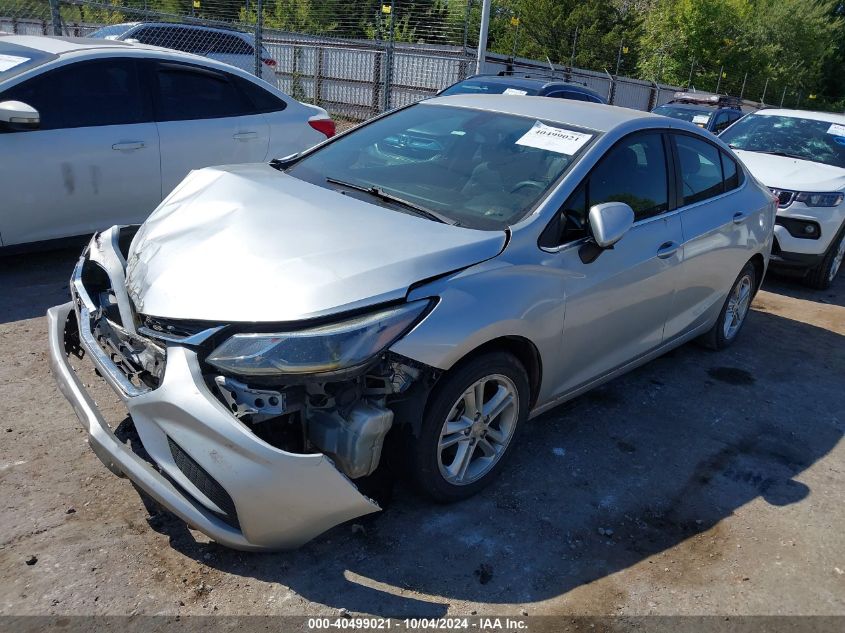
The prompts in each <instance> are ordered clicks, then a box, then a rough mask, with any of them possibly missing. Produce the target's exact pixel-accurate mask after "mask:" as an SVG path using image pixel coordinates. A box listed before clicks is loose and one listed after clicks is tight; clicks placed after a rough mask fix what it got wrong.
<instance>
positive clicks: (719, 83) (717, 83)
mask: <svg viewBox="0 0 845 633" xmlns="http://www.w3.org/2000/svg"><path fill="white" fill-rule="evenodd" d="M724 70H725V67H724V66H719V78H718V79H717V80H716V94H719V87H720V86H721V85H722V73H723V72H724Z"/></svg>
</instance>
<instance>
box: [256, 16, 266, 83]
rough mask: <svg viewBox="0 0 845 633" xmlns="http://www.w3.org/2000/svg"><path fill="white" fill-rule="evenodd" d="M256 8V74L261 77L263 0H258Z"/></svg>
mask: <svg viewBox="0 0 845 633" xmlns="http://www.w3.org/2000/svg"><path fill="white" fill-rule="evenodd" d="M255 10H256V11H257V13H258V14H257V16H256V19H255V76H256V77H261V64H262V61H261V39H262V34H261V30H262V29H263V28H264V6H263V2H262V0H256V2H255Z"/></svg>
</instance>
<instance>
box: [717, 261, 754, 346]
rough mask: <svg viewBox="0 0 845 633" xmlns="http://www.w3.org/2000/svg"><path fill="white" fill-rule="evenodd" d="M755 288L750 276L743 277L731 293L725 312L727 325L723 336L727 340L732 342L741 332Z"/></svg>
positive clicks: (724, 327) (725, 324)
mask: <svg viewBox="0 0 845 633" xmlns="http://www.w3.org/2000/svg"><path fill="white" fill-rule="evenodd" d="M753 288H754V281H753V280H752V279H751V276H750V275H743V276H742V277H741V278H740V280H739V281H738V282H737V284H736V285H735V286H734V289H733V291H731V296H730V298H729V299H728V306H727V309H726V310H725V323H724V326H723V330H722V332H723V334H724V336H725V339H727V340H731V339H732V338H733V337H734V336H736V334H737V332H739V328H741V327H742V323H743V321H745V317H746V315H747V314H748V308H749V307H750V306H751V293H752V290H753Z"/></svg>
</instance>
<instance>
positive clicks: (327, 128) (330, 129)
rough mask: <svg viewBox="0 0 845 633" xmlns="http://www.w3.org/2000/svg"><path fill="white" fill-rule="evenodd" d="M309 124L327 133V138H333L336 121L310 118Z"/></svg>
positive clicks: (322, 132)
mask: <svg viewBox="0 0 845 633" xmlns="http://www.w3.org/2000/svg"><path fill="white" fill-rule="evenodd" d="M308 125H310V126H311V127H313V128H314V129H315V130H317V131H318V132H320V133H321V134H325V135H326V138H331V137H333V136H334V135H335V127H334V121H332V120H331V119H308Z"/></svg>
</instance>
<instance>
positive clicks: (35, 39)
mask: <svg viewBox="0 0 845 633" xmlns="http://www.w3.org/2000/svg"><path fill="white" fill-rule="evenodd" d="M0 37H2V38H3V41H4V42H9V43H11V44H17V45H18V46H25V47H27V48H32V49H35V50H37V51H44V52H45V53H52V54H54V55H63V54H64V53H70V52H73V51H80V50H89V49H91V50H95V49H100V48H125V47H127V46H133V44H130V43H128V42H121V41H118V40H97V39H92V38H87V37H52V36H44V35H0Z"/></svg>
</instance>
